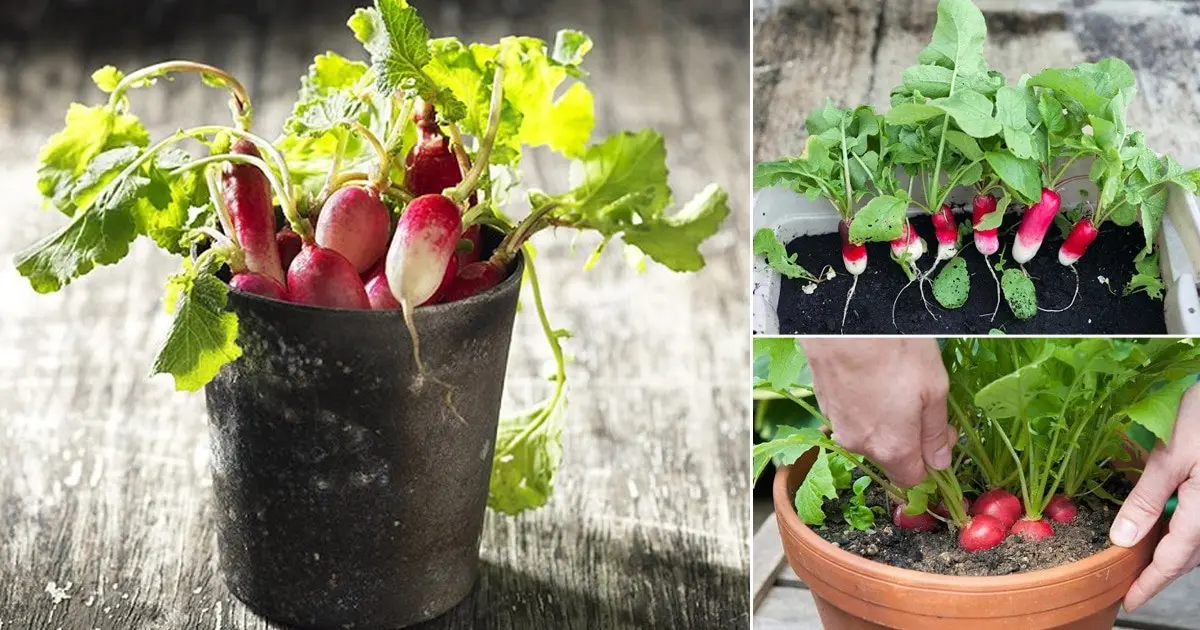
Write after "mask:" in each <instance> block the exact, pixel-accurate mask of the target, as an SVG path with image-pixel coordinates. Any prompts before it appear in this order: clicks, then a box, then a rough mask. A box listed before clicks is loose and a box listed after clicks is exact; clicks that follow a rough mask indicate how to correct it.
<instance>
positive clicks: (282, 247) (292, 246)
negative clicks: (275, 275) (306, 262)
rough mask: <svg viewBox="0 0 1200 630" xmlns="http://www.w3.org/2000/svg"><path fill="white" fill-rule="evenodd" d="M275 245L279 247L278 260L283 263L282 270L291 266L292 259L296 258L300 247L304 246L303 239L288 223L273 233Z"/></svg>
mask: <svg viewBox="0 0 1200 630" xmlns="http://www.w3.org/2000/svg"><path fill="white" fill-rule="evenodd" d="M275 246H276V247H278V248H279V262H281V263H283V268H284V270H287V269H288V268H290V267H291V266H292V261H293V260H295V259H296V255H297V254H299V253H300V249H301V248H302V247H304V241H303V240H302V239H301V238H300V235H299V234H296V233H295V232H293V231H292V227H291V226H290V225H288V226H284V228H283V229H282V230H279V233H278V234H276V235H275Z"/></svg>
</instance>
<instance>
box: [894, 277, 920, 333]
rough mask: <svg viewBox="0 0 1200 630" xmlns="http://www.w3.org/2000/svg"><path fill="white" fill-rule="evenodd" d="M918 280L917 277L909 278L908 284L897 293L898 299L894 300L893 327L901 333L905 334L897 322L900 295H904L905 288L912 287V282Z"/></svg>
mask: <svg viewBox="0 0 1200 630" xmlns="http://www.w3.org/2000/svg"><path fill="white" fill-rule="evenodd" d="M916 281H917V279H916V278H913V279H912V280H909V281H908V284H906V285H904V286H903V287H901V288H900V292H899V293H897V294H896V299H894V300H892V328H895V329H896V332H898V333H900V334H904V331H903V330H900V326H899V325H898V324H897V323H896V305H897V304H899V303H900V296H901V295H904V290H905V289H907V288H908V287H911V286H912V283H914V282H916Z"/></svg>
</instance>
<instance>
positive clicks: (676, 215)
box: [16, 0, 729, 513]
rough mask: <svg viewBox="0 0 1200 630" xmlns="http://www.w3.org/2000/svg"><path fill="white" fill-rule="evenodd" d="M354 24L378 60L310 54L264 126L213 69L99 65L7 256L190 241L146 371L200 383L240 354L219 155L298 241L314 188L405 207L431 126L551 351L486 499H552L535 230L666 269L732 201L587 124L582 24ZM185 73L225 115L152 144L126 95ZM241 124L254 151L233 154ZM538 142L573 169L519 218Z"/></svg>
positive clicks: (59, 258)
mask: <svg viewBox="0 0 1200 630" xmlns="http://www.w3.org/2000/svg"><path fill="white" fill-rule="evenodd" d="M348 25H349V27H350V29H351V30H352V31H353V33H354V35H355V37H356V38H357V39H358V40H359V41H360V42H361V43H362V44H363V46H364V47H365V49H366V52H367V54H368V56H369V57H370V63H364V62H362V61H356V60H353V59H348V58H346V57H343V56H341V55H338V54H336V53H333V52H326V53H322V54H320V55H318V56H317V57H316V58H315V59H314V61H313V64H312V65H311V66H310V67H309V69H308V72H307V73H306V74H305V76H304V77H302V78H301V81H300V90H299V94H298V97H297V101H296V103H295V105H294V107H293V109H292V112H291V115H290V116H289V117H288V119H287V121H286V123H285V125H284V129H283V131H282V133H281V134H280V136H279V137H278V138H276V140H275V141H273V142H272V141H268V140H266V139H264V138H263V137H262V136H260V135H258V134H256V133H254V132H253V131H251V127H252V122H253V107H252V106H251V103H250V99H249V96H248V94H247V91H246V89H245V87H244V86H243V85H242V84H241V83H240V82H239V81H238V80H237V79H236V78H235V77H233V76H232V75H230V74H228V73H227V72H225V71H223V70H221V69H219V68H215V67H212V66H207V65H204V64H200V63H195V62H190V61H169V62H164V63H159V64H155V65H152V66H148V67H146V68H142V69H139V70H136V71H133V72H130V73H128V74H127V73H125V72H123V71H121V70H120V69H117V68H115V67H112V66H106V67H104V68H101V69H100V70H98V71H97V72H96V73H95V74H94V75H93V80H94V82H95V83H96V85H97V87H98V88H99V89H100V90H101V91H102V92H103V93H105V94H107V98H108V102H107V103H105V104H103V105H96V106H88V105H82V104H74V105H72V106H71V107H70V109H69V110H68V112H67V116H66V125H65V127H64V129H63V130H61V131H60V132H58V133H56V134H55V135H54V136H52V137H51V138H50V139H49V141H48V142H47V144H46V146H45V147H44V148H43V150H42V152H41V153H40V155H39V158H38V187H39V190H40V191H41V192H42V194H43V196H44V198H45V200H46V203H47V204H50V205H53V206H54V207H56V208H58V209H59V210H60V211H61V212H62V213H63V214H65V215H67V217H68V218H69V221H68V222H67V223H66V224H65V225H64V226H63V227H61V228H60V229H58V230H57V231H56V232H55V233H53V234H51V235H49V236H46V237H45V238H43V239H41V240H40V241H38V242H36V243H34V244H33V245H31V246H30V247H29V248H27V249H26V250H24V251H22V252H21V253H20V254H18V256H17V258H16V265H17V269H18V271H19V272H20V273H21V274H22V275H23V276H25V277H26V278H28V279H29V281H30V284H31V285H32V286H33V288H34V289H35V290H37V291H39V292H49V291H56V290H58V289H60V288H62V287H63V286H65V285H67V284H68V283H70V282H72V281H73V280H75V279H76V278H79V277H80V276H82V275H84V274H86V273H88V272H89V271H90V270H91V269H93V268H94V267H96V266H97V265H107V264H113V263H116V262H118V261H119V260H121V259H122V258H124V257H125V255H126V254H127V253H128V251H129V246H130V244H131V243H132V242H133V241H134V240H135V239H136V238H137V237H139V236H145V237H147V238H149V239H151V240H153V241H154V242H155V243H156V244H157V245H159V246H160V247H162V248H163V249H165V250H167V251H168V252H170V253H173V254H177V255H185V254H188V256H186V257H185V259H184V270H183V271H182V272H181V273H180V274H178V275H176V276H174V277H173V278H171V280H170V281H169V283H168V298H167V304H168V307H169V309H170V310H171V312H172V313H173V315H174V321H173V323H172V326H171V329H170V331H169V332H168V335H167V338H166V339H165V341H164V343H163V345H162V347H161V348H160V350H159V354H158V358H157V360H156V361H155V364H154V370H155V372H156V373H167V374H171V375H172V376H173V377H174V379H175V384H176V386H177V387H178V388H179V389H186V390H195V389H198V388H199V387H201V386H203V385H204V384H205V383H207V382H208V381H209V380H210V379H212V378H213V377H214V375H215V374H216V373H217V372H218V370H219V369H220V368H221V366H223V365H225V364H226V363H228V362H229V361H233V360H235V359H237V357H238V356H240V349H239V347H238V345H237V320H236V317H235V315H233V314H232V313H229V312H226V299H227V295H228V286H227V285H226V284H225V283H224V282H223V281H222V280H221V279H219V277H218V276H217V273H218V272H221V271H222V270H225V269H228V270H229V271H230V272H233V273H235V274H236V273H239V272H241V271H244V270H245V265H246V262H247V261H246V256H245V255H244V253H243V251H242V249H241V246H240V244H239V243H238V235H237V232H236V230H234V229H233V217H232V216H231V215H230V212H229V209H228V208H226V207H225V204H224V201H223V195H222V187H223V186H224V185H226V184H225V183H223V182H222V181H221V169H223V168H225V167H226V166H228V165H229V164H239V165H242V166H244V167H246V168H249V169H252V170H257V171H258V172H260V173H261V174H262V175H263V177H264V178H266V179H267V181H268V182H269V184H270V188H271V194H272V195H273V197H274V201H275V202H276V203H277V204H278V205H279V206H280V208H281V209H282V210H283V214H284V216H285V218H286V220H287V223H288V224H289V226H290V227H291V228H292V229H293V231H295V232H296V234H298V235H299V236H300V237H301V238H302V239H309V238H311V235H312V232H313V222H314V220H315V219H316V215H317V213H318V212H319V211H320V209H321V207H322V206H323V205H324V203H325V201H326V200H327V199H328V198H329V196H330V195H331V194H333V193H334V192H335V191H336V190H338V189H340V188H342V187H345V186H369V187H372V188H374V189H375V190H377V191H378V192H379V193H380V195H381V197H382V198H383V199H384V200H385V201H386V202H387V203H388V204H389V205H392V206H395V210H396V211H397V212H401V211H402V209H403V207H404V205H405V204H406V203H407V202H408V201H410V200H411V199H412V193H411V192H410V191H409V188H408V186H407V184H408V183H409V182H407V181H406V180H407V166H406V159H407V158H408V157H409V156H410V153H411V149H412V148H413V147H414V146H415V145H416V143H417V141H418V139H419V138H424V139H426V140H427V139H428V138H430V137H433V134H441V136H442V138H441V139H440V140H444V142H445V145H444V146H446V147H448V148H449V149H450V150H452V153H453V155H454V156H455V157H456V161H457V162H458V163H459V164H460V168H462V169H463V179H462V181H461V182H460V183H459V184H457V185H455V186H454V187H452V188H448V189H446V190H445V191H443V194H445V195H446V196H447V197H448V198H449V199H451V200H452V201H454V202H455V203H458V204H460V207H461V208H462V209H463V211H464V213H463V223H464V226H472V225H487V226H490V227H492V228H495V229H497V230H500V231H502V232H503V233H504V234H505V237H504V241H503V242H502V243H501V246H500V247H499V248H498V249H497V250H496V252H494V253H493V254H492V258H493V259H494V260H493V262H496V263H497V264H498V263H503V262H508V261H509V260H510V259H511V258H512V257H514V256H516V255H517V253H518V252H520V251H522V250H524V251H525V254H526V256H525V263H526V267H525V268H526V273H527V279H528V280H529V282H530V284H531V285H533V286H534V287H535V288H534V291H535V294H536V300H535V303H536V306H537V312H538V316H539V320H540V321H541V323H542V325H543V330H544V332H545V334H546V337H547V340H548V341H549V343H550V345H551V347H552V350H553V351H554V354H555V357H556V363H557V366H558V372H557V374H556V382H555V388H554V394H553V395H552V396H551V397H550V398H549V399H548V400H546V401H544V402H543V403H540V404H538V405H535V406H534V407H533V408H532V409H531V410H530V411H529V412H527V413H524V414H520V415H518V416H515V417H513V418H507V419H505V420H503V421H502V422H501V427H502V428H501V431H500V434H499V435H498V442H497V449H496V450H497V459H496V461H495V469H496V472H495V473H494V474H493V476H492V495H493V496H492V500H491V504H492V505H493V507H495V508H496V509H497V510H500V511H504V512H510V513H515V512H519V511H521V510H524V509H529V508H532V507H536V506H537V505H540V504H541V503H543V502H545V500H546V498H547V497H548V495H549V492H550V489H551V487H552V478H553V474H554V470H555V469H556V467H557V463H558V455H557V451H556V450H555V449H557V448H558V441H559V433H560V431H559V429H558V426H559V420H558V419H559V417H560V415H561V414H562V413H563V409H564V408H565V405H566V376H565V370H564V368H563V364H564V362H565V353H564V352H563V350H562V348H561V345H560V340H561V339H563V338H565V337H567V336H569V333H567V332H566V331H562V330H556V329H553V328H552V327H551V326H550V324H549V321H548V319H547V317H546V314H545V309H544V306H543V302H542V299H541V294H540V289H538V288H536V279H535V278H536V275H535V272H534V261H533V255H532V254H533V252H532V249H531V248H529V247H527V246H526V243H527V241H528V239H529V238H530V237H531V236H532V235H533V234H535V233H536V232H538V231H540V230H543V229H546V228H551V227H555V228H573V229H578V230H594V231H596V232H598V233H599V234H601V235H602V237H603V242H602V244H601V246H600V249H603V247H604V245H605V244H607V243H608V242H610V240H611V239H613V238H616V237H620V238H622V239H623V240H624V241H625V244H626V245H627V246H628V247H629V248H630V249H631V250H636V251H638V252H640V253H641V255H642V256H644V257H648V258H651V259H653V260H656V261H659V262H660V263H662V264H663V265H665V266H667V267H669V268H670V269H673V270H677V271H694V270H698V269H701V268H702V267H703V266H704V264H705V260H704V256H703V254H702V253H701V245H702V243H703V242H704V241H705V240H706V239H708V238H709V237H710V236H712V235H713V234H715V233H716V232H717V231H718V230H719V229H720V227H721V224H722V223H723V222H724V220H725V218H726V217H727V216H728V214H729V208H728V203H727V202H728V200H727V195H726V193H725V192H724V191H722V190H721V189H720V188H719V187H718V186H716V185H715V184H714V185H710V186H708V187H705V188H704V189H703V190H701V191H700V192H699V193H697V194H696V196H695V197H694V198H692V199H691V200H690V201H689V202H688V203H686V204H684V205H683V206H682V207H681V208H679V209H675V210H672V209H671V206H672V205H673V200H674V196H673V194H672V191H671V188H670V186H669V184H668V172H667V156H666V143H665V142H664V139H663V137H662V136H661V135H660V134H658V133H657V132H654V131H652V130H643V131H638V132H619V133H615V134H612V135H610V136H608V137H607V138H603V139H600V140H598V141H593V139H592V131H593V128H594V126H595V112H594V105H593V100H594V97H593V95H592V93H591V92H590V91H589V89H588V88H587V86H586V83H585V82H586V79H587V73H586V72H585V71H584V69H583V67H582V64H583V63H584V61H585V59H586V57H587V55H588V53H589V52H590V50H591V49H592V40H591V39H590V38H588V36H587V35H585V34H583V33H581V32H578V31H574V30H562V31H560V32H558V33H557V36H556V39H555V40H554V42H553V43H551V44H548V43H547V42H545V41H543V40H541V39H537V38H534V37H516V36H513V37H504V38H502V39H500V41H499V42H497V43H495V44H480V43H471V44H467V43H463V42H460V41H459V40H457V39H455V38H439V39H431V38H430V33H429V29H428V28H427V27H426V25H425V23H424V21H423V20H422V19H421V17H420V15H418V13H417V11H416V9H415V8H413V7H412V6H410V5H409V4H408V3H407V2H405V0H376V1H375V3H374V6H373V7H370V8H363V9H360V10H358V11H357V12H356V13H355V14H354V15H353V16H352V17H351V18H350V20H349V23H348ZM181 73H193V74H197V75H199V77H200V79H201V80H202V81H203V82H204V84H205V85H208V86H210V87H213V88H216V89H220V90H223V91H226V92H228V93H229V95H230V97H231V98H230V112H231V114H232V117H233V124H232V125H230V126H223V125H206V126H200V127H193V128H189V129H184V130H182V131H179V132H177V133H175V134H173V135H171V136H169V137H167V138H164V139H162V140H161V141H159V142H157V143H155V144H151V139H150V135H149V134H148V133H147V131H146V129H145V127H144V126H143V125H142V123H141V122H140V121H139V120H138V118H137V117H136V116H135V115H134V114H132V113H130V111H129V110H130V103H129V99H128V98H127V93H128V92H129V90H132V89H139V88H144V87H148V86H151V85H154V84H155V83H156V82H157V81H158V80H159V79H160V78H163V77H168V76H170V75H176V74H181ZM418 126H420V129H421V131H420V134H419V133H418ZM431 128H433V129H434V130H433V131H430V129H431ZM235 140H236V141H239V146H240V145H241V144H243V143H245V142H249V143H250V144H252V145H253V146H254V147H255V148H256V149H257V152H258V154H259V155H257V156H255V155H247V154H246V152H245V151H242V150H241V149H239V152H237V153H233V152H231V147H233V146H234V145H233V142H234V141H235ZM440 140H439V141H440ZM185 141H198V142H199V143H200V144H201V153H200V154H193V153H192V152H189V151H186V150H184V149H183V146H184V145H183V144H182V143H183V142H185ZM540 146H544V147H548V148H549V149H550V150H551V151H552V152H554V153H556V154H558V155H560V156H563V157H565V158H568V159H569V160H570V181H569V182H568V185H567V186H566V187H565V190H563V191H560V192H555V193H546V192H542V191H532V192H530V193H529V200H530V203H531V206H532V208H531V211H530V212H529V213H528V214H527V215H526V216H524V217H522V218H520V219H519V220H513V219H511V218H509V217H508V216H507V215H506V214H505V212H504V210H505V209H506V206H507V204H508V201H509V197H510V194H511V191H512V190H514V189H516V187H517V186H518V185H519V184H520V174H521V172H520V166H521V157H522V152H523V151H524V150H525V149H527V148H529V147H540ZM600 249H598V250H597V253H599V251H600ZM200 251H203V253H201V254H198V255H196V253H195V252H200ZM594 260H595V257H593V258H592V259H591V260H590V261H589V262H588V263H587V265H590V264H592V263H593V262H594ZM638 262H639V264H642V262H643V261H640V260H639V261H638Z"/></svg>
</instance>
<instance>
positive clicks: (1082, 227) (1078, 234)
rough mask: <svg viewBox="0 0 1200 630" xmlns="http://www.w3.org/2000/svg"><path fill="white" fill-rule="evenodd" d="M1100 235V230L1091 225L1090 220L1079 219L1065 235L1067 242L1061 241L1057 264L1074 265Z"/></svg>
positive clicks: (1085, 218) (1086, 218)
mask: <svg viewBox="0 0 1200 630" xmlns="http://www.w3.org/2000/svg"><path fill="white" fill-rule="evenodd" d="M1099 234H1100V230H1098V229H1096V226H1095V225H1093V224H1092V220H1091V219H1089V218H1088V217H1083V218H1081V219H1079V222H1078V223H1076V224H1075V227H1073V228H1071V233H1070V234H1068V235H1067V240H1065V241H1063V244H1062V247H1059V248H1058V262H1059V263H1060V264H1062V265H1066V266H1071V265H1074V264H1075V263H1076V262H1077V261H1078V260H1079V259H1080V258H1082V257H1083V255H1084V253H1085V252H1087V248H1088V246H1089V245H1091V244H1092V241H1094V240H1096V237H1097V236H1098V235H1099Z"/></svg>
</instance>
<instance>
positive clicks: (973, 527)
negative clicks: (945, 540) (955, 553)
mask: <svg viewBox="0 0 1200 630" xmlns="http://www.w3.org/2000/svg"><path fill="white" fill-rule="evenodd" d="M1007 536H1008V528H1007V527H1005V526H1004V524H1003V523H1001V522H1000V521H998V520H996V519H995V518H993V517H991V516H988V515H987V514H980V515H978V516H976V517H974V518H972V519H971V522H970V523H967V526H966V527H964V528H962V529H961V530H959V532H958V546H959V547H962V548H963V551H966V552H967V553H975V552H977V551H986V550H988V549H991V548H993V547H995V546H997V545H999V544H1000V543H1002V542H1004V539H1005V538H1006V537H1007Z"/></svg>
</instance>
